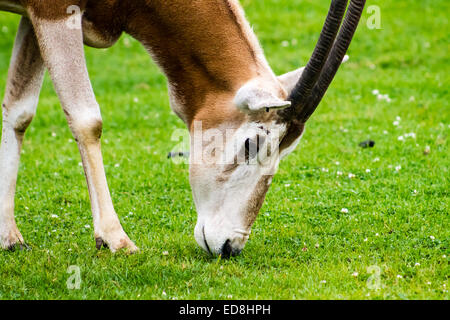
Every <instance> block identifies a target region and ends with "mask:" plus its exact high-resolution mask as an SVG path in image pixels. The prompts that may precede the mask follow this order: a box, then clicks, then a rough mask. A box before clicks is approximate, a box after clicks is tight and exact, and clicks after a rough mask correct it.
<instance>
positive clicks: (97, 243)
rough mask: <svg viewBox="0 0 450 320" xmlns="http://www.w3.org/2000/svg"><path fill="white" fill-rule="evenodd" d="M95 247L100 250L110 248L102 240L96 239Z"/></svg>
mask: <svg viewBox="0 0 450 320" xmlns="http://www.w3.org/2000/svg"><path fill="white" fill-rule="evenodd" d="M95 247H96V248H97V250H100V249H101V248H102V247H103V248H108V244H107V243H106V242H105V241H103V239H102V238H95Z"/></svg>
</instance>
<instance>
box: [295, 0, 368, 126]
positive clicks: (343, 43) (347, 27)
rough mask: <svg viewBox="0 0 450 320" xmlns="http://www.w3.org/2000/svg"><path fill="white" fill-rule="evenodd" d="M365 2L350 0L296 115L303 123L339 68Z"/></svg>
mask: <svg viewBox="0 0 450 320" xmlns="http://www.w3.org/2000/svg"><path fill="white" fill-rule="evenodd" d="M365 3H366V0H352V1H351V2H350V5H349V7H348V11H347V15H346V17H345V20H344V23H343V25H342V28H341V30H340V32H339V35H338V38H337V40H336V43H335V44H334V46H333V49H332V50H331V53H330V56H329V57H328V59H327V62H326V64H325V67H324V68H323V71H322V73H321V74H320V77H319V80H318V81H317V83H316V85H315V86H314V88H313V90H312V92H311V95H310V96H309V97H308V101H307V103H306V106H305V107H304V108H303V109H302V110H301V111H300V113H299V114H298V116H297V119H298V120H299V121H301V122H302V123H305V122H306V121H307V120H308V119H309V117H310V116H311V115H312V114H313V113H314V111H316V109H317V107H318V106H319V104H320V102H321V101H322V99H323V97H324V95H325V93H326V91H327V90H328V87H329V86H330V84H331V82H332V81H333V79H334V77H335V75H336V73H337V71H338V70H339V67H340V66H341V64H342V60H343V59H344V56H345V54H346V53H347V50H348V48H349V46H350V43H351V42H352V39H353V36H354V34H355V31H356V28H357V27H358V24H359V20H360V19H361V15H362V12H363V9H364V5H365Z"/></svg>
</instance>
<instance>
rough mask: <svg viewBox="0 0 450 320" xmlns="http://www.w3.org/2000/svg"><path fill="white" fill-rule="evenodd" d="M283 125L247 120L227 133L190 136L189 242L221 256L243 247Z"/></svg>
mask: <svg viewBox="0 0 450 320" xmlns="http://www.w3.org/2000/svg"><path fill="white" fill-rule="evenodd" d="M286 130H287V128H286V125H285V124H277V123H275V122H270V123H267V122H266V123H263V122H249V123H245V124H243V125H241V126H240V128H238V129H232V128H229V126H228V127H227V126H226V125H224V126H223V127H222V128H219V129H210V130H202V129H201V124H199V125H198V126H196V129H195V130H194V133H191V159H190V163H191V166H190V182H191V187H192V190H193V195H194V201H195V204H196V207H197V212H198V221H197V225H196V227H195V239H196V241H197V243H198V244H199V245H200V247H202V248H203V249H204V250H205V251H207V252H209V253H211V254H213V255H219V254H221V255H222V257H229V256H230V255H237V254H239V253H240V252H241V250H242V249H243V248H244V246H245V244H246V242H247V240H248V238H249V235H250V232H251V227H252V225H253V223H254V221H255V219H256V216H257V214H258V212H259V210H260V208H261V205H262V203H263V201H264V198H265V195H266V193H267V191H268V189H269V187H270V184H271V182H272V177H273V175H274V174H275V172H276V170H277V168H278V164H279V162H280V159H281V158H283V157H284V156H286V155H287V154H289V153H290V152H292V151H293V149H294V148H295V146H296V145H297V143H298V141H299V140H300V137H298V138H297V139H296V140H294V141H293V142H292V143H291V145H290V146H288V147H284V149H283V150H282V151H281V152H280V150H279V144H280V139H281V138H282V137H284V136H285V134H286Z"/></svg>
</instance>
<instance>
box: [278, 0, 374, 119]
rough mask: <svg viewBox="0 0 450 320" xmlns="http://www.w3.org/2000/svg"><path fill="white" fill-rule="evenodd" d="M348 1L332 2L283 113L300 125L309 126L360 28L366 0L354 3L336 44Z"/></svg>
mask: <svg viewBox="0 0 450 320" xmlns="http://www.w3.org/2000/svg"><path fill="white" fill-rule="evenodd" d="M347 2H348V1H346V0H341V1H338V0H334V1H333V2H332V3H331V7H330V12H329V13H328V16H327V20H326V21H325V25H324V28H323V30H322V33H321V35H320V38H319V41H318V43H317V45H316V48H315V50H314V53H313V55H312V57H311V60H310V61H309V62H308V65H307V66H306V68H305V71H304V72H303V74H302V76H301V78H300V80H299V82H298V83H297V85H296V87H295V89H294V90H293V92H292V93H291V95H290V97H289V98H288V100H289V101H291V102H292V107H291V108H288V109H285V110H283V111H280V112H279V114H280V116H281V117H282V118H284V119H285V120H294V119H295V120H296V121H297V122H299V123H305V122H306V121H307V120H308V119H309V117H310V116H311V115H312V114H313V112H314V111H315V110H316V109H317V106H318V105H319V104H320V102H321V101H322V98H323V96H324V95H325V92H326V91H327V89H328V87H329V86H330V84H331V82H332V81H333V79H334V76H335V75H336V73H337V71H338V69H339V67H340V65H341V63H342V60H343V59H344V56H345V54H346V52H347V50H348V47H349V46H350V43H351V41H352V39H353V35H354V34H355V31H356V28H357V27H358V24H359V20H360V18H361V15H362V12H363V9H364V6H365V3H366V0H351V2H350V5H349V7H348V10H347V14H346V17H345V20H344V23H343V25H342V28H341V30H340V31H339V35H338V37H337V40H336V41H335V42H334V40H335V39H336V34H337V33H338V30H339V27H340V24H341V21H342V17H343V15H344V12H345V9H346V6H347ZM333 42H334V44H333ZM331 46H332V48H331ZM330 49H331V52H330Z"/></svg>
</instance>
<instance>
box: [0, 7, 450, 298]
mask: <svg viewBox="0 0 450 320" xmlns="http://www.w3.org/2000/svg"><path fill="white" fill-rule="evenodd" d="M329 2H330V1H328V0H320V1H318V0H303V1H292V0H264V1H262V0H261V1H250V0H245V1H242V4H243V6H244V7H245V9H246V11H247V15H248V18H249V20H250V21H251V23H252V25H253V27H254V30H255V32H256V34H257V35H258V37H259V38H260V40H261V43H262V45H263V47H264V49H265V52H266V55H267V57H268V60H269V62H270V64H271V65H272V67H273V69H274V70H275V71H276V72H277V73H280V74H281V73H284V72H287V71H290V70H292V69H295V68H297V67H299V66H300V65H304V64H305V63H306V61H307V59H308V57H309V56H310V54H311V52H312V49H313V47H314V45H315V43H316V40H317V38H318V32H319V31H320V29H321V26H322V23H323V20H324V18H325V15H326V12H327V10H328V6H329ZM369 5H378V6H379V7H380V8H381V29H370V28H368V27H367V24H366V21H367V19H368V18H369V17H370V15H369V14H368V13H367V12H366V13H365V15H364V17H363V20H362V23H361V25H360V28H359V29H358V32H357V35H356V37H355V39H354V42H353V44H352V46H351V48H350V50H349V56H350V61H349V62H348V63H347V64H345V65H344V66H343V67H342V68H341V70H340V71H339V73H338V75H337V77H336V79H335V81H334V83H333V85H332V87H331V88H330V90H329V91H328V94H327V96H326V98H325V99H324V101H323V103H322V104H321V106H320V108H319V109H318V111H317V112H316V114H314V116H313V117H312V119H311V120H310V122H309V124H308V127H307V131H306V133H305V135H304V138H303V140H302V142H301V145H300V146H299V148H298V149H297V150H296V151H295V152H294V153H293V154H291V155H290V156H289V157H288V158H287V159H285V161H284V162H283V163H282V164H281V167H280V170H279V173H278V174H277V175H276V177H275V178H274V181H273V185H272V187H271V189H270V191H269V193H268V195H267V199H266V201H265V203H264V206H263V208H262V209H261V212H260V215H259V216H258V219H257V221H256V223H255V225H254V227H253V232H252V235H251V237H250V240H249V243H248V244H247V246H246V249H245V250H244V252H243V254H242V255H241V256H239V257H236V258H233V259H231V260H228V261H225V260H220V259H213V258H210V257H208V256H207V255H206V254H205V253H204V252H203V251H202V250H201V249H200V248H198V247H197V245H196V243H195V240H194V237H193V230H194V226H195V222H196V212H195V208H194V204H193V200H192V196H191V191H190V187H189V182H188V167H187V166H186V165H183V164H175V163H173V162H171V161H169V160H168V159H167V158H166V157H167V153H168V152H169V151H171V150H172V149H173V148H174V146H176V145H177V142H176V141H171V136H172V132H173V131H174V130H175V129H179V128H184V124H183V123H182V121H181V120H179V119H178V118H177V117H176V116H175V115H174V114H173V113H172V112H171V110H170V107H169V102H168V96H167V89H166V80H165V78H164V76H163V75H162V73H161V72H160V71H159V70H158V68H157V67H156V65H155V64H154V63H153V62H152V61H151V59H150V58H149V56H148V54H147V53H146V52H145V50H144V49H143V48H142V47H141V45H140V44H139V43H137V42H136V41H135V40H133V39H131V38H130V37H129V36H123V37H122V38H121V40H120V41H119V42H118V43H117V44H116V45H115V46H114V47H113V48H111V49H108V50H97V49H91V48H86V53H87V61H88V68H89V72H90V75H91V79H92V82H93V86H94V89H95V92H96V95H97V98H98V101H99V103H100V105H101V106H102V115H103V120H104V135H103V153H104V158H105V159H104V160H105V166H106V171H107V176H108V180H109V184H110V188H111V192H112V196H113V200H114V203H115V206H116V210H117V212H118V214H119V216H120V219H121V221H122V224H123V226H124V228H125V230H126V231H127V232H128V234H129V236H130V237H131V238H132V239H133V240H134V241H135V242H136V244H137V245H138V246H139V247H140V249H141V251H140V252H139V253H137V254H135V255H131V256H128V255H125V254H124V253H118V254H111V253H110V252H109V251H108V250H102V251H97V250H96V249H95V242H94V239H93V227H92V218H91V214H90V204H89V197H88V191H87V187H86V184H85V179H84V176H83V171H82V167H81V166H80V161H81V160H80V156H79V154H78V150H77V147H76V143H75V142H74V140H73V138H72V136H71V133H70V131H69V129H68V127H67V124H66V120H65V117H64V114H63V112H62V110H61V108H60V105H59V101H58V99H57V98H56V95H55V93H54V90H53V88H52V84H51V82H50V81H49V79H48V76H46V80H45V84H44V89H43V91H42V94H41V100H40V104H39V107H38V114H37V116H36V118H35V119H34V121H33V123H32V125H31V126H30V129H29V130H28V132H27V135H26V140H25V143H24V151H23V154H22V162H21V167H20V173H19V179H18V186H17V195H16V219H17V223H18V226H19V229H20V230H21V232H22V234H23V236H24V237H25V240H26V241H27V242H28V243H29V244H30V245H31V246H32V250H31V251H16V252H0V299H448V298H449V297H450V295H449V293H448V287H449V286H450V283H449V279H448V278H449V275H450V268H449V258H450V248H449V245H450V218H449V190H450V183H449V165H450V157H449V148H448V147H449V141H448V135H449V132H450V109H449V99H450V95H449V84H450V81H449V80H450V67H449V66H450V59H449V49H450V46H449V43H450V32H449V25H448V12H449V11H450V2H449V1H447V0H424V1H416V0H399V1H387V0H383V1H382V0H374V1H369V2H368V6H369ZM18 20H19V18H18V17H17V16H15V15H12V14H8V13H4V12H1V13H0V75H1V76H0V87H1V88H2V89H1V90H2V94H3V90H4V89H3V88H4V87H5V81H6V74H7V69H8V64H9V59H10V55H11V50H12V45H13V40H14V35H15V31H16V29H17V25H18ZM375 90H378V92H379V95H377V94H376V91H375ZM383 95H388V97H389V98H388V97H387V96H384V97H383ZM367 139H372V140H374V141H375V142H376V144H375V147H374V148H365V149H364V148H361V147H360V146H359V143H360V142H361V141H365V140H367ZM0 181H1V177H0ZM345 209H346V210H345ZM69 266H78V267H79V268H80V270H81V279H82V282H81V286H80V289H78V290H76V289H74V290H72V289H68V287H67V284H66V282H67V280H68V279H69V277H70V276H71V273H68V268H69ZM69 271H70V270H69Z"/></svg>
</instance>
